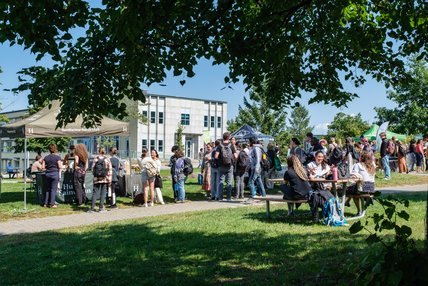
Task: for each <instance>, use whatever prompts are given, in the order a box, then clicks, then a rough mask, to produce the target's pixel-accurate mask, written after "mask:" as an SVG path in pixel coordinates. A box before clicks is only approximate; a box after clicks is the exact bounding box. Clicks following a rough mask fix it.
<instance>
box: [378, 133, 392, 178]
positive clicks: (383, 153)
mask: <svg viewBox="0 0 428 286" xmlns="http://www.w3.org/2000/svg"><path fill="white" fill-rule="evenodd" d="M380 138H381V139H382V144H381V145H380V157H381V158H382V165H383V170H384V172H385V178H384V180H390V179H391V168H390V167H389V153H388V144H389V142H388V139H386V133H385V132H382V133H380Z"/></svg>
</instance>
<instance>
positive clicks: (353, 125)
mask: <svg viewBox="0 0 428 286" xmlns="http://www.w3.org/2000/svg"><path fill="white" fill-rule="evenodd" d="M369 128H370V125H369V123H368V122H366V121H364V120H363V119H362V117H361V114H360V113H358V114H357V115H347V114H345V113H343V112H339V113H338V114H336V116H335V117H334V119H333V121H332V122H331V123H330V124H329V125H328V131H327V133H328V135H334V136H335V137H336V138H339V139H344V138H346V137H352V138H354V137H358V136H361V135H362V134H363V133H364V132H366V131H367V129H369Z"/></svg>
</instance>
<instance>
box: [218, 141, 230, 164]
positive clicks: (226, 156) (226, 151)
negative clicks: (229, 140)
mask: <svg viewBox="0 0 428 286" xmlns="http://www.w3.org/2000/svg"><path fill="white" fill-rule="evenodd" d="M220 146H221V154H220V155H221V165H222V166H230V165H232V156H233V154H232V148H231V144H227V145H223V144H220Z"/></svg>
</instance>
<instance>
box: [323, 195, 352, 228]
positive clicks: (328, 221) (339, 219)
mask: <svg viewBox="0 0 428 286" xmlns="http://www.w3.org/2000/svg"><path fill="white" fill-rule="evenodd" d="M322 216H323V218H324V224H325V225H330V226H343V225H347V223H346V218H345V216H344V215H343V212H342V209H341V208H340V204H339V202H338V201H337V200H336V198H329V199H328V200H327V201H326V202H325V203H324V207H323V208H322Z"/></svg>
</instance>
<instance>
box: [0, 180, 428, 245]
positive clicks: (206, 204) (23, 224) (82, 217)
mask: <svg viewBox="0 0 428 286" xmlns="http://www.w3.org/2000/svg"><path fill="white" fill-rule="evenodd" d="M377 190H378V191H381V192H382V193H383V194H390V193H408V192H426V191H428V184H424V185H414V186H395V187H384V188H377ZM248 205H253V202H250V203H246V201H232V202H227V201H225V202H216V201H192V202H189V203H184V204H166V205H163V206H161V205H157V206H155V207H148V208H142V207H134V208H127V209H116V210H112V211H107V212H104V213H98V212H96V213H77V214H71V215H63V216H50V217H44V218H33V219H27V220H15V221H8V222H3V223H0V236H5V235H12V234H20V233H36V232H42V231H49V230H57V229H62V228H68V227H76V226H83V225H91V224H96V223H104V222H112V221H120V220H126V219H138V218H143V217H151V216H159V215H168V214H178V213H185V212H193V211H208V210H215V209H225V208H236V207H243V206H248Z"/></svg>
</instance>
